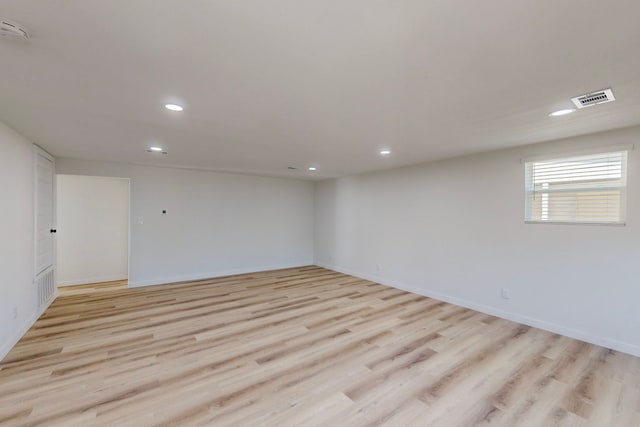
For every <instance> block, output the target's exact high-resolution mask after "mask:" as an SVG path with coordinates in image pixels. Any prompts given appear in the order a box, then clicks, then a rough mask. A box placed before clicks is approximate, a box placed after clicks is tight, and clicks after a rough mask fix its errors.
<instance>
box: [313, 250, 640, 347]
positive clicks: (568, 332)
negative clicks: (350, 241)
mask: <svg viewBox="0 0 640 427" xmlns="http://www.w3.org/2000/svg"><path fill="white" fill-rule="evenodd" d="M315 265H317V266H319V267H323V268H328V269H330V270H334V271H337V272H340V273H344V274H349V275H351V276H355V277H359V278H362V279H366V280H371V281H373V282H377V283H380V284H382V285H385V286H391V287H393V288H397V289H401V290H403V291H407V292H411V293H414V294H418V295H422V296H425V297H429V298H434V299H437V300H439V301H444V302H448V303H450V304H455V305H458V306H461V307H466V308H470V309H472V310H476V311H479V312H481V313H486V314H490V315H492V316H497V317H500V318H502V319H506V320H511V321H513V322H516V323H522V324H524V325H527V326H533V327H534V328H539V329H544V330H545V331H549V332H553V333H556V334H560V335H564V336H567V337H569V338H575V339H577V340H580V341H586V342H588V343H591V344H595V345H599V346H602V347H606V348H610V349H613V350H617V351H621V352H623V353H627V354H631V355H633V356H638V357H640V346H638V345H635V344H631V343H628V342H624V341H619V340H615V339H611V338H607V337H601V336H597V335H593V334H591V333H589V332H586V331H583V330H579V329H573V328H570V327H566V326H563V325H558V324H557V323H553V322H548V321H546V320H542V319H537V318H534V317H529V316H524V315H522V314H519V313H514V312H511V311H505V310H502V309H499V308H496V307H491V306H488V305H484V304H479V303H476V302H474V301H469V300H466V299H463V298H458V297H455V296H451V295H447V294H443V293H441V292H436V291H430V290H426V289H422V288H418V287H417V286H412V285H408V284H406V283H401V282H398V281H395V280H391V279H387V278H384V277H379V276H375V275H371V274H366V273H361V272H357V271H353V270H350V269H347V268H342V267H339V266H335V265H330V264H325V263H322V262H317V261H316V262H315Z"/></svg>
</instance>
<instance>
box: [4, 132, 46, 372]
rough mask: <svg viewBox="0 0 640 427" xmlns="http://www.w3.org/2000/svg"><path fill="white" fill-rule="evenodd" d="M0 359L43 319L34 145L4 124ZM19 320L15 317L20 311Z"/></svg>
mask: <svg viewBox="0 0 640 427" xmlns="http://www.w3.org/2000/svg"><path fill="white" fill-rule="evenodd" d="M0 153H1V156H0V159H2V160H1V164H0V203H1V205H0V224H2V228H3V230H2V238H1V239H0V359H2V358H3V357H4V356H5V355H6V354H7V353H8V352H9V350H10V349H11V347H13V345H14V344H15V343H16V342H17V341H18V340H19V339H20V337H21V336H22V335H23V334H24V333H25V332H26V331H27V329H28V328H29V327H30V326H31V325H32V324H33V322H34V321H35V319H36V316H37V314H38V313H37V294H36V288H35V286H34V285H33V269H34V224H33V221H34V218H33V214H34V212H33V211H34V194H33V146H32V144H31V142H29V141H27V140H26V139H25V138H23V137H22V136H20V135H18V134H17V133H16V132H14V131H13V130H11V129H9V128H8V127H7V126H5V125H4V124H3V123H2V122H0ZM14 310H15V311H17V316H16V317H14V313H15V311H14Z"/></svg>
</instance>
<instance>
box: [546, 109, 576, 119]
mask: <svg viewBox="0 0 640 427" xmlns="http://www.w3.org/2000/svg"><path fill="white" fill-rule="evenodd" d="M574 111H576V109H575V108H563V109H562V110H557V111H554V112H552V113H549V117H559V116H566V115H567V114H571V113H573V112H574Z"/></svg>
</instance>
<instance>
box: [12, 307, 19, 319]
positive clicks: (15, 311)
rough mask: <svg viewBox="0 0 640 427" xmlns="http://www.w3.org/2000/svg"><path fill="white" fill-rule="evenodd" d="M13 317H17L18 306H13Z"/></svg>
mask: <svg viewBox="0 0 640 427" xmlns="http://www.w3.org/2000/svg"><path fill="white" fill-rule="evenodd" d="M13 318H14V319H17V318H18V307H13Z"/></svg>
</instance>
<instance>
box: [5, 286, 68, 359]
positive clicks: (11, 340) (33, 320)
mask: <svg viewBox="0 0 640 427" xmlns="http://www.w3.org/2000/svg"><path fill="white" fill-rule="evenodd" d="M57 297H58V291H57V290H56V292H55V293H54V294H53V298H51V300H50V301H49V302H48V303H47V305H45V306H44V307H42V308H41V309H40V310H38V311H37V312H36V313H34V314H33V316H31V317H29V318H28V319H27V320H26V321H25V322H24V323H23V324H22V326H21V327H20V328H19V329H18V330H17V331H16V333H15V334H14V335H13V336H12V337H10V338H9V339H8V340H7V341H5V342H4V343H3V344H2V346H0V360H2V359H4V358H5V357H6V355H7V354H9V352H10V351H11V349H12V348H13V347H14V346H15V345H16V344H17V343H18V341H20V339H21V338H22V337H23V336H24V334H26V333H27V331H28V330H29V329H30V328H31V327H32V326H33V325H34V324H35V323H36V321H37V320H38V319H39V318H40V316H42V313H44V312H45V311H46V310H47V308H49V306H50V305H51V303H52V302H54V301H55V299H56V298H57Z"/></svg>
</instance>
